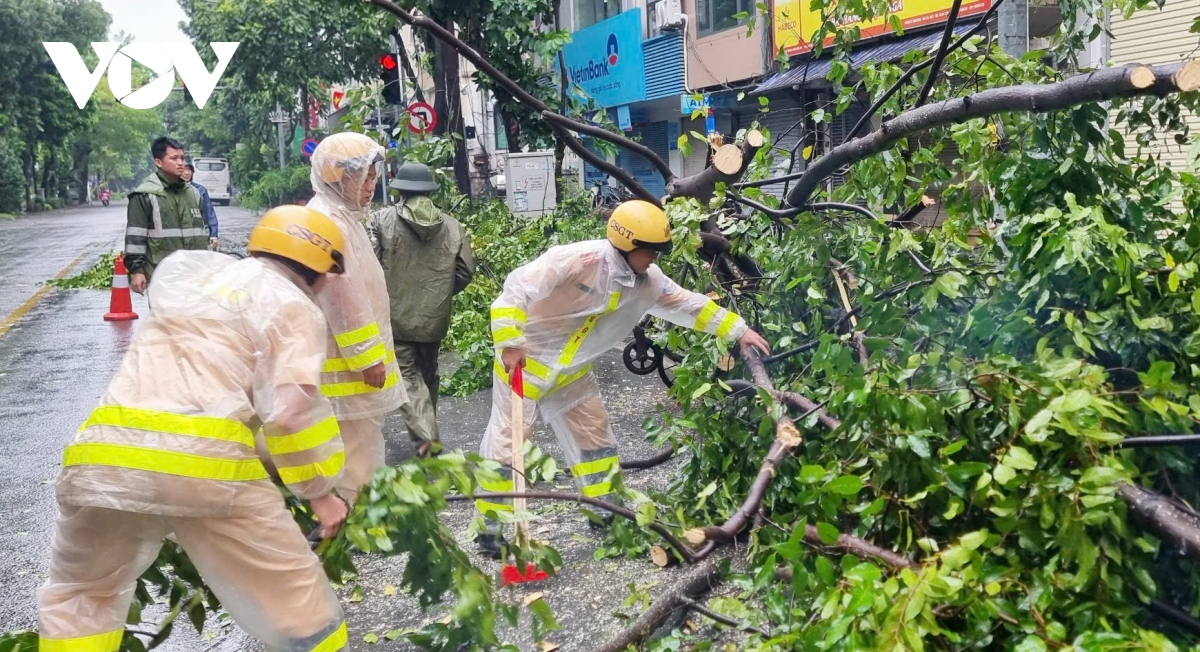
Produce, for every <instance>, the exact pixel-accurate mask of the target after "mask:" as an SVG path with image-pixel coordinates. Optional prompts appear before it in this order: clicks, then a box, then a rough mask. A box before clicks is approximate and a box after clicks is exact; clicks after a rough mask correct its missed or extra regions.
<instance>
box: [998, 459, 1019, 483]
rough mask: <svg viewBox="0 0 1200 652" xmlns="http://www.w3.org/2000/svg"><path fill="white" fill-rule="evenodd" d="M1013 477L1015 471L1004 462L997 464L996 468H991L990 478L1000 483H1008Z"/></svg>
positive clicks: (1015, 473) (1015, 475)
mask: <svg viewBox="0 0 1200 652" xmlns="http://www.w3.org/2000/svg"><path fill="white" fill-rule="evenodd" d="M1015 477H1017V472H1016V471H1014V470H1013V469H1012V467H1010V466H1008V465H1006V464H997V465H996V468H994V469H992V478H993V479H994V480H995V481H996V482H999V483H1000V484H1002V485H1005V484H1008V483H1009V482H1010V481H1011V480H1012V479H1013V478H1015Z"/></svg>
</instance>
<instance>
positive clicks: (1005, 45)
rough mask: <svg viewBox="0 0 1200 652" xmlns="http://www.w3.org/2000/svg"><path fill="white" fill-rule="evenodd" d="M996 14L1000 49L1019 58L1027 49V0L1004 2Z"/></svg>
mask: <svg viewBox="0 0 1200 652" xmlns="http://www.w3.org/2000/svg"><path fill="white" fill-rule="evenodd" d="M997 14H998V16H997V19H996V27H997V31H998V32H999V36H1000V49H1001V50H1004V53H1005V54H1007V55H1009V56H1011V57H1016V58H1018V59H1020V58H1021V57H1022V56H1024V55H1025V53H1026V52H1028V51H1029V0H1010V1H1009V2H1005V3H1004V4H1003V5H1000V11H999V12H997Z"/></svg>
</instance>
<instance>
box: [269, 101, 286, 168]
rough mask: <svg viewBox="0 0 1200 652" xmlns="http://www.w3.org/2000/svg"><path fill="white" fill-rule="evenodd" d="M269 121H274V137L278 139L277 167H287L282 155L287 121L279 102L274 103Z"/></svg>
mask: <svg viewBox="0 0 1200 652" xmlns="http://www.w3.org/2000/svg"><path fill="white" fill-rule="evenodd" d="M270 118H271V122H274V123H275V132H276V137H277V138H278V139H279V169H280V170H282V169H283V168H285V167H287V160H286V159H285V157H284V146H283V140H284V138H285V134H284V129H285V125H287V123H288V117H287V114H286V113H284V112H283V108H282V107H280V106H279V102H276V103H275V110H274V111H272V112H271V116H270Z"/></svg>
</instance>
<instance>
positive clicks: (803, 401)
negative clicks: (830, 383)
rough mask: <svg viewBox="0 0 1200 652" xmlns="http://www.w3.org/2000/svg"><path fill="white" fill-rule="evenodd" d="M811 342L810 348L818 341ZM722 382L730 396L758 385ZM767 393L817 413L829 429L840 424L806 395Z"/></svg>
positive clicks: (796, 406)
mask: <svg viewBox="0 0 1200 652" xmlns="http://www.w3.org/2000/svg"><path fill="white" fill-rule="evenodd" d="M811 344H813V345H814V346H812V348H816V345H819V342H812V343H811ZM724 382H725V384H726V385H729V389H731V390H733V391H732V393H730V395H729V396H730V397H734V396H739V395H741V394H744V393H749V392H753V391H754V390H755V389H757V388H758V385H755V384H754V383H752V382H750V381H748V380H739V379H731V380H726V381H724ZM764 389H765V388H764ZM767 394H769V395H770V396H771V398H773V399H775V400H777V401H779V402H780V403H783V404H785V405H789V406H791V407H794V408H797V409H800V410H803V411H804V412H805V413H806V414H807V413H814V412H815V413H816V415H817V421H818V422H819V423H820V424H821V425H823V426H825V427H826V428H829V429H830V430H836V429H838V428H839V427H841V425H842V422H841V421H840V420H838V419H835V418H834V417H832V416H829V414H828V413H827V412H825V410H823V409H822V407H821V404H820V403H816V402H814V401H812V400H810V399H808V398H807V397H804V396H801V395H800V394H797V393H795V392H781V391H779V390H767Z"/></svg>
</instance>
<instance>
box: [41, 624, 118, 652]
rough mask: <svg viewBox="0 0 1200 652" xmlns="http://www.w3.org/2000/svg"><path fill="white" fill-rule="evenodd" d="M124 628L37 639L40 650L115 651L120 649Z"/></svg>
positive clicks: (62, 651) (70, 651)
mask: <svg viewBox="0 0 1200 652" xmlns="http://www.w3.org/2000/svg"><path fill="white" fill-rule="evenodd" d="M124 635H125V632H124V630H120V629H118V630H116V631H115V632H106V633H104V634H95V635H93V636H81V637H79V638H45V637H42V638H41V639H39V640H38V650H40V651H41V652H117V650H119V649H121V637H122V636H124Z"/></svg>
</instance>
